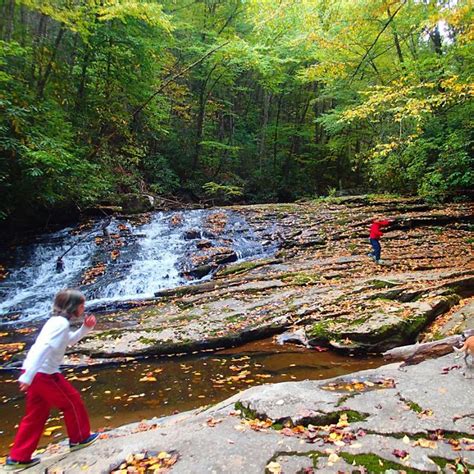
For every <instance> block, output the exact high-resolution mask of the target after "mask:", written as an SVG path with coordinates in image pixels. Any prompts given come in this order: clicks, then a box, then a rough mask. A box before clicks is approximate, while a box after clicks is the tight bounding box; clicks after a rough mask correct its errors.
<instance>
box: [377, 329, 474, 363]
mask: <svg viewBox="0 0 474 474" xmlns="http://www.w3.org/2000/svg"><path fill="white" fill-rule="evenodd" d="M469 336H474V329H468V330H467V331H464V332H463V333H462V334H457V335H455V336H449V337H445V338H444V339H440V340H439V341H433V342H425V343H423V344H411V345H409V346H401V347H395V348H394V349H390V350H389V351H386V352H384V353H383V354H382V355H383V357H384V359H385V360H388V361H397V360H403V361H404V365H412V364H418V363H419V362H421V361H423V360H425V359H432V358H436V357H440V356H443V355H445V354H449V353H450V352H453V346H460V345H461V344H462V342H463V341H464V340H465V339H466V338H468V337H469Z"/></svg>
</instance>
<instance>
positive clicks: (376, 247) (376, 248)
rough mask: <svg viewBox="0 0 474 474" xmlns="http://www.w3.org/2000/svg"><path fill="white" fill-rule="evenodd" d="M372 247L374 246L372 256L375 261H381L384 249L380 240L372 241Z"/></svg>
mask: <svg viewBox="0 0 474 474" xmlns="http://www.w3.org/2000/svg"><path fill="white" fill-rule="evenodd" d="M370 245H372V254H373V256H374V258H375V260H380V253H381V252H382V247H381V246H380V242H379V240H378V239H370Z"/></svg>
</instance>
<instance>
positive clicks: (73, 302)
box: [53, 289, 86, 319]
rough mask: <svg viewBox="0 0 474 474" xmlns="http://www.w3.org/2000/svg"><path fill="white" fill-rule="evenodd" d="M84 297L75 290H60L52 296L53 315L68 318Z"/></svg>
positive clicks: (83, 300)
mask: <svg viewBox="0 0 474 474" xmlns="http://www.w3.org/2000/svg"><path fill="white" fill-rule="evenodd" d="M85 301H86V297H85V296H84V295H83V294H82V293H81V292H80V291H77V290H71V289H67V290H61V291H60V292H59V293H58V294H57V295H56V296H55V298H54V303H53V315H54V316H64V317H66V318H68V319H69V318H70V317H71V316H72V315H73V314H74V312H75V311H76V310H77V308H78V307H79V306H80V305H81V304H82V303H84V302H85Z"/></svg>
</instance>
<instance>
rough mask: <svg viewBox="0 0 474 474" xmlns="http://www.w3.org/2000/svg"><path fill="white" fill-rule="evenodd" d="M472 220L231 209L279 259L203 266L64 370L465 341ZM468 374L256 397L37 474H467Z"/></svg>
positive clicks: (472, 321) (111, 322)
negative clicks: (258, 343) (454, 338)
mask: <svg viewBox="0 0 474 474" xmlns="http://www.w3.org/2000/svg"><path fill="white" fill-rule="evenodd" d="M473 210H474V206H473V204H472V203H462V204H451V205H444V206H439V207H431V206H427V205H426V204H423V203H420V202H418V201H416V200H406V199H390V200H387V199H385V200H383V199H371V198H369V197H356V198H347V199H346V198H344V199H336V200H326V201H311V202H303V203H297V204H285V205H262V206H245V207H233V208H232V211H233V212H236V213H241V214H242V215H243V216H244V217H245V219H246V221H247V222H248V223H250V224H251V225H252V227H253V228H254V230H255V232H256V234H257V235H258V236H259V238H260V239H261V240H262V242H263V243H264V245H277V246H278V247H279V250H278V252H277V253H276V254H275V255H274V256H272V257H269V258H265V259H260V260H253V261H246V262H238V263H228V264H222V263H219V262H217V263H216V262H211V267H212V268H211V271H212V273H213V278H212V279H210V280H208V281H205V282H201V283H197V284H192V285H187V286H182V287H179V288H175V289H169V290H161V291H158V292H157V293H156V297H155V298H154V299H151V300H146V301H141V302H136V301H133V302H129V303H125V304H124V305H123V309H117V308H115V309H114V311H108V312H102V313H98V317H99V325H98V327H97V330H96V331H94V332H93V334H92V335H91V336H90V337H88V338H87V339H85V340H83V341H82V342H81V343H80V344H79V345H77V346H76V347H75V348H74V352H71V353H70V354H69V355H68V363H69V364H71V365H78V364H91V363H96V364H101V363H104V362H105V363H110V362H121V361H123V360H124V357H127V358H128V357H132V358H133V357H137V356H143V355H158V354H178V353H191V352H195V351H202V350H208V349H216V348H223V347H230V346H238V345H240V344H242V343H243V342H246V341H250V340H256V339H260V338H263V337H267V336H269V335H276V334H280V333H283V332H284V331H288V330H296V329H298V330H299V331H300V332H299V334H303V335H305V340H307V343H308V345H309V346H314V347H319V346H325V347H328V348H329V349H332V350H337V351H340V352H342V353H344V354H351V353H354V352H358V353H374V352H375V353H380V352H383V351H385V350H387V349H390V348H393V347H396V346H400V345H404V344H410V343H413V342H416V341H426V340H435V339H437V338H440V337H443V336H445V335H450V334H458V333H460V332H462V331H464V330H466V329H474V314H473V296H474V284H473V283H474V268H473V260H472V245H473V234H472V230H473V229H474V227H473V225H474V217H473V216H474V213H473ZM374 216H385V217H393V218H396V222H395V224H394V225H393V226H392V227H391V228H390V229H388V231H387V233H386V234H385V235H384V237H383V240H382V245H383V255H382V258H383V259H384V264H382V265H377V264H375V263H374V262H373V261H372V260H371V259H370V258H369V257H368V256H367V252H368V251H369V246H368V242H367V233H368V226H369V225H370V222H371V219H372V218H373V217H374ZM219 221H220V218H219V219H217V218H216V222H219ZM215 232H217V233H218V230H215ZM190 237H191V236H190ZM195 237H196V241H197V242H201V244H200V245H201V246H198V245H196V248H197V249H199V251H202V249H203V248H205V246H204V247H203V246H202V238H201V237H202V233H201V234H199V232H197V233H196V236H195ZM218 253H219V252H217V254H218ZM190 258H191V257H190ZM197 262H198V263H200V260H199V259H198V260H197ZM206 264H209V262H208V261H206ZM23 348H24V347H23V346H22V345H18V347H17V349H18V352H19V351H21V350H22V349H23ZM15 351H16V349H15V348H9V349H7V350H6V353H7V356H8V357H10V355H11V353H12V352H15ZM462 371H463V368H462V363H460V362H459V361H455V360H454V359H453V355H452V354H449V355H446V356H444V357H441V358H437V359H433V360H428V361H424V362H422V363H421V364H419V365H415V366H408V367H406V368H405V369H403V370H400V367H399V365H398V364H391V365H387V366H384V367H381V368H379V369H376V370H374V371H368V372H363V373H356V374H352V375H351V376H344V377H339V378H336V379H332V380H327V381H305V382H297V383H296V382H295V383H280V384H274V385H265V386H261V387H253V388H252V389H249V390H247V391H244V392H241V393H240V394H238V395H236V396H234V397H232V398H231V399H229V400H227V401H225V402H222V403H220V404H218V405H216V406H214V407H211V408H207V409H200V410H197V411H191V412H187V413H183V414H179V415H175V416H171V417H167V418H160V419H152V420H145V421H142V422H141V423H137V424H134V425H128V426H125V427H123V428H121V429H118V430H113V431H109V432H107V433H104V435H103V437H102V438H103V439H101V440H100V442H99V443H98V444H97V445H96V446H94V447H91V448H89V449H87V450H84V451H81V452H79V453H75V454H67V453H66V451H67V450H65V449H64V448H62V447H61V445H52V446H51V447H50V448H48V450H47V451H46V455H45V463H44V464H43V465H42V467H41V471H40V470H38V471H37V472H44V469H45V468H48V472H50V473H52V472H58V473H59V472H67V473H69V472H84V471H88V472H94V473H96V472H97V473H99V472H109V471H112V470H122V472H126V471H125V470H126V469H128V468H129V467H131V466H137V465H139V464H140V463H146V462H149V463H154V464H153V465H154V466H155V467H157V468H158V467H162V468H169V469H171V470H172V471H173V472H183V473H189V472H216V473H218V472H236V473H237V472H239V473H240V472H248V473H253V472H265V470H266V472H272V473H278V472H284V473H288V472H307V473H309V472H313V471H320V472H386V471H388V472H403V471H405V472H440V471H443V470H444V471H445V472H470V471H469V470H470V469H473V464H474V459H473V455H472V452H473V449H474V448H473V436H472V433H473V413H472V400H473V380H472V379H469V378H465V377H464V376H463V375H462ZM50 456H56V457H54V458H49V460H46V458H47V457H50ZM124 469H125V470H124ZM32 472H33V470H32ZM128 472H134V471H133V469H131V470H129V471H128Z"/></svg>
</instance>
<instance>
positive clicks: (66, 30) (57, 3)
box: [0, 0, 474, 219]
mask: <svg viewBox="0 0 474 474" xmlns="http://www.w3.org/2000/svg"><path fill="white" fill-rule="evenodd" d="M0 11H1V13H2V15H1V20H0V110H1V116H0V149H1V161H0V192H1V195H2V197H3V199H2V200H1V202H0V219H5V218H8V217H9V216H12V215H15V214H18V213H21V212H29V213H35V212H37V211H39V210H44V209H47V210H54V209H57V208H60V207H65V208H71V207H79V208H82V207H83V206H87V205H91V204H94V203H98V202H102V203H104V202H108V203H115V202H119V201H120V196H121V194H123V193H129V192H144V191H147V192H151V193H155V194H158V195H168V196H170V195H171V196H172V195H177V194H183V193H186V194H187V195H191V196H193V197H194V198H195V199H206V198H209V199H218V200H219V201H221V202H232V201H235V200H244V201H246V202H258V201H277V200H279V201H286V200H294V199H297V198H300V197H308V196H317V195H324V194H328V193H332V192H334V190H336V189H338V188H344V189H355V188H364V189H370V190H373V191H388V192H395V193H403V194H418V195H421V196H424V197H426V198H429V199H438V200H439V199H447V198H455V197H459V196H460V195H462V194H463V193H465V192H467V191H468V190H469V189H472V188H473V187H474V186H473V185H474V172H473V161H472V160H473V158H472V140H473V138H472V117H473V113H472V112H473V105H472V104H473V102H472V96H473V91H474V87H473V83H472V76H473V61H472V58H473V41H472V40H473V38H474V30H473V26H472V25H473V18H472V16H473V13H472V12H473V9H472V4H471V2H470V0H459V1H455V2H453V1H448V0H357V1H355V2H354V1H352V0H331V1H329V0H194V1H193V0H165V1H155V0H101V1H98V0H46V1H45V0H16V1H15V0H0Z"/></svg>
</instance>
